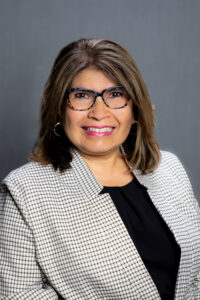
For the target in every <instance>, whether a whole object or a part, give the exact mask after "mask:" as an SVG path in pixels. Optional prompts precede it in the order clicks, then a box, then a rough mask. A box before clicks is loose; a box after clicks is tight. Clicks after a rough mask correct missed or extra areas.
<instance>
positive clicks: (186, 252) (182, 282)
mask: <svg viewBox="0 0 200 300" xmlns="http://www.w3.org/2000/svg"><path fill="white" fill-rule="evenodd" d="M134 174H135V176H136V177H137V179H138V180H139V182H140V183H141V184H142V185H144V186H146V188H147V192H148V194H149V196H150V198H151V200H152V202H153V204H154V205H155V207H156V209H157V210H158V212H159V213H160V215H161V216H162V218H163V219H164V220H165V222H166V224H167V225H168V227H169V228H170V230H171V231H172V233H173V235H174V237H175V239H176V242H177V243H178V244H179V246H180V248H181V259H180V265H179V270H178V277H177V282H176V292H175V299H183V297H184V296H185V294H186V293H187V288H188V284H189V282H190V278H191V277H190V276H191V265H192V258H193V249H192V244H191V242H190V236H189V234H188V231H187V223H186V222H187V221H186V220H185V218H184V216H183V215H181V214H180V213H178V211H177V209H176V208H175V207H173V204H172V203H173V202H175V201H182V199H174V197H175V196H174V193H173V192H171V190H170V187H169V185H168V186H165V178H164V177H163V178H164V180H162V178H161V176H162V175H161V173H159V168H158V170H157V171H155V172H154V173H150V174H148V175H142V174H141V172H140V171H138V170H135V171H134ZM165 176H166V174H165ZM160 179H161V180H160ZM166 185H167V184H166Z"/></svg>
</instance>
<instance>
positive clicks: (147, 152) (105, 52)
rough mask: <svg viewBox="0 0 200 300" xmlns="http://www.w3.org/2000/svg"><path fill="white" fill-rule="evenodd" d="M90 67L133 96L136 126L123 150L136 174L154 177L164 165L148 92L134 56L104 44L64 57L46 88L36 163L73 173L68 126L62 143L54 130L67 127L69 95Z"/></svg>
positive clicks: (81, 43)
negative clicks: (66, 93)
mask: <svg viewBox="0 0 200 300" xmlns="http://www.w3.org/2000/svg"><path fill="white" fill-rule="evenodd" d="M90 66H92V67H95V68H96V69H98V70H100V71H102V72H104V73H105V74H106V75H107V76H108V77H109V78H111V79H112V80H113V81H114V82H116V83H117V84H118V85H122V86H123V87H124V88H125V89H126V90H127V92H128V94H129V95H130V97H131V99H132V101H133V113H134V117H135V120H136V123H135V124H134V125H133V126H132V129H131V131H130V133H129V135H128V137H127V139H126V141H125V142H124V144H123V147H124V150H125V153H126V158H127V160H128V161H129V162H130V164H131V165H132V167H133V168H134V169H139V170H141V171H142V172H143V173H150V172H152V171H153V170H155V169H156V167H157V166H158V164H159V161H160V151H159V146H158V143H157V141H156V140H155V138H154V135H153V129H154V125H155V120H154V115H153V108H152V104H151V102H150V99H149V95H148V91H147V87H146V85H145V83H144V80H143V78H142V76H141V74H140V72H139V70H138V68H137V66H136V63H135V61H134V60H133V58H132V57H131V55H130V54H129V53H128V52H127V51H126V50H125V49H124V48H122V47H121V46H120V45H118V44H117V43H115V42H113V41H109V40H104V39H80V40H78V41H75V42H72V43H70V44H69V45H67V46H66V47H64V48H63V49H62V50H61V52H60V53H59V55H58V57H57V58H56V60H55V63H54V65H53V68H52V71H51V73H50V76H49V79H48V81H47V83H46V85H45V90H44V94H43V99H42V104H41V112H40V117H41V128H40V132H39V137H38V140H37V142H36V145H35V147H34V149H33V151H32V153H31V156H30V158H31V159H32V160H34V161H37V162H40V163H41V164H49V163H51V164H52V165H53V167H54V169H55V170H57V169H59V170H60V171H64V170H66V169H67V168H69V167H70V162H71V160H72V156H71V153H70V148H71V147H73V145H72V144H71V142H70V141H69V139H68V138H67V136H66V135H65V133H64V130H63V128H62V126H60V129H59V131H60V132H59V133H60V137H58V136H57V135H55V133H54V126H55V124H56V123H57V122H61V124H62V123H63V121H64V112H65V106H66V101H64V100H65V92H66V90H67V89H68V88H69V87H70V84H71V82H72V80H73V78H74V77H75V76H76V75H77V74H78V73H79V72H80V71H82V70H83V69H85V68H87V67H90Z"/></svg>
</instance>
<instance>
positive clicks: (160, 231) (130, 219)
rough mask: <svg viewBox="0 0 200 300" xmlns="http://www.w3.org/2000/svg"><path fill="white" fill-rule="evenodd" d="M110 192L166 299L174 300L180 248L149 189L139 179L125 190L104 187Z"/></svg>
mask: <svg viewBox="0 0 200 300" xmlns="http://www.w3.org/2000/svg"><path fill="white" fill-rule="evenodd" d="M102 193H109V194H110V196H111V198H112V200H113V202H114V204H115V206H116V208H117V210H118V212H119V214H120V216H121V218H122V220H123V222H124V224H125V226H126V228H127V230H128V232H129V234H130V237H131V239H132V240H133V242H134V244H135V246H136V248H137V250H138V252H139V254H140V256H141V258H142V260H143V262H144V264H145V266H146V268H147V270H148V272H149V273H150V275H151V277H152V279H153V281H154V283H155V285H156V287H157V289H158V291H159V293H160V296H161V299H162V300H173V299H174V292H175V284H176V278H177V272H178V266H179V261H180V253H181V251H180V248H179V246H178V244H177V243H176V241H175V239H174V236H173V234H172V232H171V231H170V230H169V228H168V226H167V225H166V223H165V222H164V220H163V218H162V217H161V216H160V214H159V213H158V211H157V210H156V208H155V206H154V205H153V203H152V201H151V199H150V197H149V195H148V193H147V188H146V187H144V186H143V185H141V184H140V183H139V182H138V180H137V179H136V178H134V179H133V180H132V181H131V182H130V183H128V184H127V185H125V186H122V187H104V188H103V190H102V191H101V194H102Z"/></svg>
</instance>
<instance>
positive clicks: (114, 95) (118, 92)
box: [108, 90, 124, 98]
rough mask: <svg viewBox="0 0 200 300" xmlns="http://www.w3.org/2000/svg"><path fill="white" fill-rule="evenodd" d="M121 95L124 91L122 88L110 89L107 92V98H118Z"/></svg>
mask: <svg viewBox="0 0 200 300" xmlns="http://www.w3.org/2000/svg"><path fill="white" fill-rule="evenodd" d="M123 95H124V93H123V91H122V90H111V91H110V92H109V93H108V97H109V98H120V97H123Z"/></svg>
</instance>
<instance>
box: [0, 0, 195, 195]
mask: <svg viewBox="0 0 200 300" xmlns="http://www.w3.org/2000/svg"><path fill="white" fill-rule="evenodd" d="M81 37H99V38H108V39H111V40H114V41H116V42H118V43H120V44H121V45H122V46H124V47H125V48H127V50H128V51H129V52H130V53H131V54H132V56H133V57H134V59H135V60H136V63H137V65H138V67H139V69H140V70H141V72H142V75H143V77H144V80H145V82H146V84H147V86H148V88H149V93H150V97H151V101H152V103H153V104H155V106H156V110H155V114H156V119H157V127H156V130H155V134H156V137H157V139H158V141H159V144H160V147H161V148H162V149H164V150H169V151H172V152H174V153H175V154H177V155H178V157H179V158H180V160H181V161H182V163H183V165H184V166H185V168H186V171H187V173H188V175H189V177H190V180H191V182H192V185H193V188H194V191H195V194H196V196H197V198H198V200H199V199H200V197H199V195H200V185H199V178H200V163H199V159H200V134H199V129H200V118H199V114H200V101H199V100H200V99H199V98H200V97H199V95H200V1H199V0H196V1H195V0H190V1H188V0H99V1H98V0H73V1H68V0H40V1H39V0H34V1H32V0H18V1H16V0H5V1H4V0H3V1H2V0H1V1H0V45H1V46H0V66H1V72H0V91H1V93H0V97H1V98H0V101H1V103H0V104H1V106H0V179H2V178H3V177H4V176H5V175H6V174H7V173H8V172H9V171H10V170H12V169H14V168H16V167H18V166H20V165H21V164H24V163H25V162H26V160H27V156H28V154H29V152H30V150H31V148H32V146H33V144H34V142H35V140H36V137H37V132H38V128H39V107H40V99H41V95H42V91H43V86H44V84H45V81H46V79H47V77H48V74H49V72H50V69H51V67H52V64H53V61H54V59H55V57H56V55H57V54H58V52H59V50H60V49H61V48H62V47H63V46H65V45H66V44H67V43H69V42H71V41H73V40H75V39H78V38H81Z"/></svg>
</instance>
